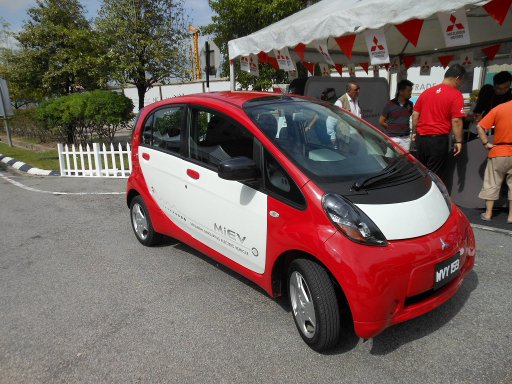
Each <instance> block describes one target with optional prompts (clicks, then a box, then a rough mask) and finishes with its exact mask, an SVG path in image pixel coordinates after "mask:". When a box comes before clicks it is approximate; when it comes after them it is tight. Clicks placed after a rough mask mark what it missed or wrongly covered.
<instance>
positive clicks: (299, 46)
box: [293, 43, 306, 61]
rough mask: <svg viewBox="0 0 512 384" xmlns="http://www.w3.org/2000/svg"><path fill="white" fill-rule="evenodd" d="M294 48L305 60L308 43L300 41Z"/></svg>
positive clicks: (301, 59) (302, 59)
mask: <svg viewBox="0 0 512 384" xmlns="http://www.w3.org/2000/svg"><path fill="white" fill-rule="evenodd" d="M293 50H294V51H295V52H296V53H297V55H299V58H300V61H304V51H305V50H306V45H304V44H302V43H299V44H297V45H296V46H295V48H293Z"/></svg>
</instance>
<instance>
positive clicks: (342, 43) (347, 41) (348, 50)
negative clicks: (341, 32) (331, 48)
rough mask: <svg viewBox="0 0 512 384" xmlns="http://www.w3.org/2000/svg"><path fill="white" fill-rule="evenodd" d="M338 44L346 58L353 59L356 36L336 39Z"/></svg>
mask: <svg viewBox="0 0 512 384" xmlns="http://www.w3.org/2000/svg"><path fill="white" fill-rule="evenodd" d="M334 40H336V43H338V45H339V47H340V49H341V50H342V51H343V53H344V54H345V56H347V57H348V59H349V60H350V59H351V58H352V49H353V48H354V42H355V41H356V35H346V36H341V37H336V38H334Z"/></svg>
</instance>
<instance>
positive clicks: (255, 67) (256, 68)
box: [249, 54, 260, 76]
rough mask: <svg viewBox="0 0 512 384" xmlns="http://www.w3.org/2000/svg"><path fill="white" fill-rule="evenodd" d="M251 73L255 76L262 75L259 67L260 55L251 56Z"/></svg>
mask: <svg viewBox="0 0 512 384" xmlns="http://www.w3.org/2000/svg"><path fill="white" fill-rule="evenodd" d="M249 73H250V74H251V75H253V76H259V75H260V69H259V66H258V55H252V54H251V55H250V56H249Z"/></svg>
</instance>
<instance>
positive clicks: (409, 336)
mask: <svg viewBox="0 0 512 384" xmlns="http://www.w3.org/2000/svg"><path fill="white" fill-rule="evenodd" d="M158 246H159V247H166V246H172V247H175V248H176V249H178V250H181V251H184V252H187V253H190V254H192V255H194V256H196V257H198V258H200V259H201V260H203V261H205V262H207V263H208V264H210V265H212V266H214V267H215V268H217V269H218V270H220V271H223V272H225V273H227V274H228V275H230V276H231V277H233V278H235V279H237V280H238V281H240V282H242V283H244V284H245V285H247V286H249V287H251V288H253V289H254V290H256V291H258V292H259V293H261V294H262V295H266V296H267V297H268V294H267V292H266V291H265V290H264V289H263V288H261V287H260V286H259V285H257V284H255V283H253V282H252V281H250V280H248V279H246V278H245V277H243V276H242V275H240V274H238V273H237V272H235V271H233V270H232V269H230V268H228V267H226V266H224V265H222V264H220V263H218V262H217V261H215V260H213V259H211V258H210V257H208V256H206V255H205V254H203V253H201V252H199V251H197V250H195V249H194V248H192V247H190V246H188V245H186V244H184V243H182V242H180V241H178V240H175V239H173V238H170V237H164V239H163V240H162V242H161V244H160V245H158ZM477 286H478V276H477V274H476V272H475V271H474V270H473V271H471V272H470V273H469V274H468V275H467V276H466V277H465V279H464V282H463V283H462V285H461V287H460V288H459V290H458V291H457V293H456V294H455V295H454V296H453V297H452V298H451V299H450V300H448V301H447V302H445V303H444V304H443V305H441V306H440V307H438V308H436V309H434V310H433V311H431V312H428V313H426V314H424V315H422V316H420V317H417V318H415V319H412V320H409V321H406V322H404V323H400V324H397V325H394V326H392V327H390V328H388V329H386V330H385V331H384V332H382V333H381V334H380V335H378V336H376V337H374V338H373V339H371V340H362V339H361V338H359V337H358V336H357V335H356V334H355V331H354V326H353V320H352V317H351V315H350V312H349V311H343V310H342V314H341V324H342V328H341V335H340V343H339V345H338V346H337V347H336V348H334V349H333V350H330V351H328V352H324V353H323V354H326V355H338V354H343V353H346V352H350V351H351V350H353V349H354V348H355V347H356V346H357V345H358V344H359V343H360V342H361V341H362V342H363V343H366V342H371V343H372V346H371V349H370V353H371V354H372V355H386V354H388V353H392V352H393V351H395V350H397V349H399V348H400V347H401V346H402V345H405V344H407V343H410V342H412V341H415V340H418V339H421V338H423V337H425V336H428V335H430V334H432V333H434V332H436V331H437V330H438V329H440V328H442V327H443V326H444V325H446V324H448V323H449V322H450V321H451V320H452V319H453V318H454V317H455V316H456V315H457V313H459V312H460V310H461V309H462V308H463V307H464V304H465V303H466V302H467V301H468V299H469V297H470V296H471V292H473V291H474V290H475V289H476V288H477ZM273 300H274V301H275V302H276V304H278V305H279V306H280V307H281V308H282V310H284V311H286V312H291V307H290V304H289V302H288V298H287V295H286V294H283V295H282V296H280V297H277V298H274V299H273ZM292 321H293V320H292Z"/></svg>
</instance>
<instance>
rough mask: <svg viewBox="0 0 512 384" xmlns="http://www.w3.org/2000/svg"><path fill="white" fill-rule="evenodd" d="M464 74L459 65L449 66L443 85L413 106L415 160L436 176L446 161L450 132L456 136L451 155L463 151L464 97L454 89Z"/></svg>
mask: <svg viewBox="0 0 512 384" xmlns="http://www.w3.org/2000/svg"><path fill="white" fill-rule="evenodd" d="M465 74H466V70H465V69H464V67H463V66H462V65H460V64H455V65H452V66H451V67H450V68H448V70H447V71H446V73H445V74H444V79H443V82H442V83H441V84H438V85H435V86H433V87H431V88H428V89H427V90H425V91H424V92H423V93H422V94H421V95H420V97H419V98H418V100H417V101H416V104H415V105H414V112H413V114H412V128H413V132H414V133H415V135H414V136H413V139H414V140H415V141H416V150H417V152H418V160H420V161H421V162H422V163H423V164H424V165H425V166H426V167H427V168H428V169H430V170H431V171H432V172H434V173H436V174H438V175H439V173H440V171H441V170H442V169H443V166H444V164H445V162H446V157H447V153H448V151H449V148H448V145H449V135H450V132H451V131H453V134H454V136H455V144H454V147H453V156H457V155H458V154H459V153H460V151H461V149H462V118H463V117H464V110H463V109H464V98H463V96H462V93H461V92H460V91H459V90H458V89H457V88H459V87H460V86H461V85H462V83H463V81H464V75H465Z"/></svg>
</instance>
